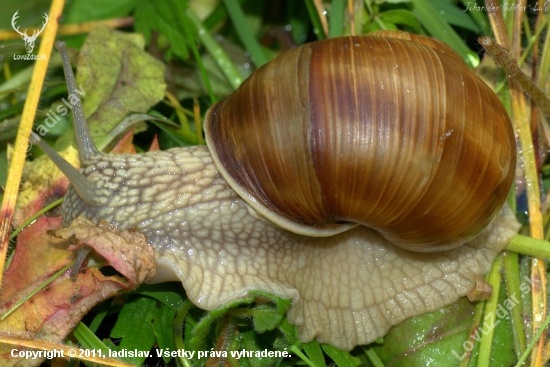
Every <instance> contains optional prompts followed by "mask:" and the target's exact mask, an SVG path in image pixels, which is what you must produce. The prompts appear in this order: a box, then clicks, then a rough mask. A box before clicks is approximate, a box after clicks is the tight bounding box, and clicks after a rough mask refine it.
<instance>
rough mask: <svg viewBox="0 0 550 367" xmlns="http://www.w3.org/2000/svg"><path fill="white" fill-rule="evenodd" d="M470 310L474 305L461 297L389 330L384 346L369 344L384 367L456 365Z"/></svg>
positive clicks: (468, 327)
mask: <svg viewBox="0 0 550 367" xmlns="http://www.w3.org/2000/svg"><path fill="white" fill-rule="evenodd" d="M473 310H474V305H473V304H472V303H470V302H469V301H468V300H467V299H466V298H464V297H463V298H461V299H460V300H459V301H458V302H457V303H455V304H452V305H450V306H448V307H445V308H443V309H441V310H439V311H435V312H432V313H428V314H425V315H422V316H418V317H414V318H412V319H408V320H405V321H404V322H402V323H401V324H399V325H397V326H395V327H393V328H392V329H391V330H390V332H389V333H388V334H387V335H386V336H385V337H384V344H382V345H376V344H371V345H372V348H373V349H374V350H375V351H376V353H377V354H378V356H379V357H380V359H381V360H382V361H383V362H384V363H385V364H386V365H392V366H395V367H400V366H403V367H406V366H424V365H426V364H429V361H434V360H442V359H444V360H450V359H452V360H451V361H450V362H449V363H451V362H452V364H453V365H457V364H458V362H459V361H460V357H461V356H462V355H463V353H464V351H463V348H462V346H463V343H464V341H466V340H467V338H468V333H469V331H470V328H471V325H472V313H473ZM474 351H475V349H474ZM453 352H454V353H453Z"/></svg>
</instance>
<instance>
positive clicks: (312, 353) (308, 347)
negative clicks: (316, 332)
mask: <svg viewBox="0 0 550 367" xmlns="http://www.w3.org/2000/svg"><path fill="white" fill-rule="evenodd" d="M302 348H303V349H304V351H305V352H306V353H307V356H308V357H309V359H311V361H312V362H313V363H314V364H315V366H318V367H320V366H325V357H324V356H323V351H322V350H321V346H320V345H319V342H317V340H312V341H310V342H309V343H307V344H303V345H302Z"/></svg>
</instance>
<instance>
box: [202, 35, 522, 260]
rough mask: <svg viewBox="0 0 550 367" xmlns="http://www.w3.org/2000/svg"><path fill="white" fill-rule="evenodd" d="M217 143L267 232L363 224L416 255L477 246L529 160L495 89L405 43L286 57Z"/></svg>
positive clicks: (435, 53)
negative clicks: (519, 167)
mask: <svg viewBox="0 0 550 367" xmlns="http://www.w3.org/2000/svg"><path fill="white" fill-rule="evenodd" d="M205 131H206V136H207V144H208V146H209V148H210V150H211V152H212V155H213V157H214V160H215V162H216V166H217V168H218V169H219V170H220V172H221V174H222V176H223V177H224V178H225V179H226V180H227V181H228V182H229V183H230V185H231V186H232V187H233V189H235V190H236V191H237V192H238V193H239V195H241V197H243V199H245V200H246V201H247V202H248V204H250V205H251V206H252V207H253V208H254V209H255V210H256V211H258V212H259V213H260V214H261V215H262V216H264V217H265V218H267V219H268V220H270V221H272V222H274V223H275V224H277V225H279V226H281V227H283V228H286V229H288V230H291V231H293V232H296V233H299V234H304V235H310V236H326V235H331V234H334V233H338V232H341V231H344V230H346V229H348V228H349V227H350V226H353V225H355V223H358V224H363V225H366V226H368V227H371V228H373V229H375V230H377V231H378V232H379V233H380V234H381V235H382V236H383V237H385V238H386V239H388V240H389V241H391V242H393V243H394V244H396V245H398V246H400V247H403V248H407V249H410V250H414V251H441V250H445V249H448V248H452V247H456V246H459V245H461V244H463V243H465V242H466V241H468V240H470V239H472V238H473V237H474V236H476V235H477V234H478V233H479V232H480V231H481V230H482V229H483V228H485V226H487V224H488V223H490V222H491V220H492V219H493V217H494V216H495V215H496V214H497V213H498V211H499V210H500V208H501V207H502V205H503V203H504V201H505V199H506V197H507V195H508V192H509V190H510V186H511V184H512V179H513V173H514V167H515V162H516V157H515V141H514V135H513V131H512V127H511V123H510V121H509V119H508V115H507V113H506V111H505V109H504V107H503V105H502V104H501V102H500V101H499V99H498V98H497V97H496V95H495V94H494V93H493V91H492V90H491V89H490V88H489V87H488V86H487V85H486V84H485V83H484V82H483V81H482V80H481V79H479V78H478V77H477V76H476V75H475V74H474V73H473V72H472V71H471V70H470V69H468V67H467V66H466V65H465V64H464V62H463V61H462V60H461V59H460V57H459V55H458V54H456V53H455V52H454V51H453V50H452V49H451V48H450V47H448V46H447V45H445V44H443V43H441V42H439V41H437V40H434V39H431V38H427V37H422V36H415V35H410V34H408V33H404V32H396V31H383V32H377V33H376V34H374V35H368V36H358V37H341V38H334V39H330V40H326V41H321V42H314V43H310V44H306V45H304V46H302V47H299V48H296V49H293V50H290V51H288V52H285V53H283V54H281V55H280V56H278V57H277V58H276V59H275V60H273V61H272V62H270V63H269V64H266V65H264V66H263V67H261V68H260V69H258V70H257V71H256V72H255V73H254V74H253V75H252V76H251V77H250V78H248V79H247V80H246V81H245V82H244V83H243V84H242V85H241V87H239V88H238V89H237V90H236V91H235V92H234V93H233V94H232V95H230V96H229V97H227V98H226V99H224V100H222V101H220V102H219V103H217V104H216V105H215V106H213V108H211V109H210V111H209V112H208V115H207V120H206V122H205Z"/></svg>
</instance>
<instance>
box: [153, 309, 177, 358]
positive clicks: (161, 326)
mask: <svg viewBox="0 0 550 367" xmlns="http://www.w3.org/2000/svg"><path fill="white" fill-rule="evenodd" d="M175 317H176V311H174V310H173V309H171V308H170V307H167V306H165V305H163V306H162V307H161V315H160V319H157V321H158V322H155V323H153V330H154V332H155V336H156V337H157V343H158V347H159V349H163V350H168V351H174V350H176V343H175V341H174V318H175ZM163 359H164V362H166V363H168V361H170V360H171V359H172V357H164V356H163Z"/></svg>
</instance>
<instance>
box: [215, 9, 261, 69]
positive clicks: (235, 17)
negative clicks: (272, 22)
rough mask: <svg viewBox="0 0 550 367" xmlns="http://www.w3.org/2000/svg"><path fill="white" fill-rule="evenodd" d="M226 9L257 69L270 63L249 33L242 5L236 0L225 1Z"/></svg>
mask: <svg viewBox="0 0 550 367" xmlns="http://www.w3.org/2000/svg"><path fill="white" fill-rule="evenodd" d="M223 3H224V4H225V8H226V10H227V12H228V13H229V16H230V17H231V20H232V22H233V26H234V27H235V30H236V31H237V33H238V35H239V38H240V40H241V42H242V43H243V45H244V46H245V48H246V50H247V51H248V52H250V56H251V58H252V62H253V63H254V65H256V67H260V66H262V65H263V64H265V63H266V62H268V61H269V59H268V58H267V56H266V55H265V53H264V50H263V49H262V47H261V46H260V43H259V42H258V41H257V40H256V38H255V37H254V35H253V34H251V33H250V31H249V26H248V23H247V19H246V17H245V15H244V12H243V10H242V8H241V6H240V4H239V3H238V2H237V1H236V0H223Z"/></svg>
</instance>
